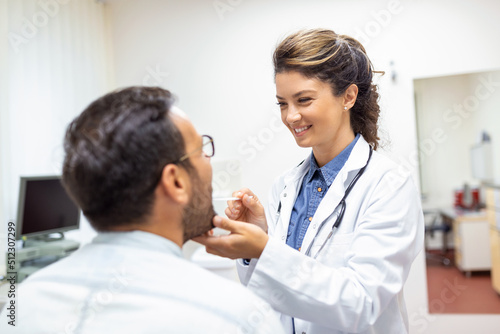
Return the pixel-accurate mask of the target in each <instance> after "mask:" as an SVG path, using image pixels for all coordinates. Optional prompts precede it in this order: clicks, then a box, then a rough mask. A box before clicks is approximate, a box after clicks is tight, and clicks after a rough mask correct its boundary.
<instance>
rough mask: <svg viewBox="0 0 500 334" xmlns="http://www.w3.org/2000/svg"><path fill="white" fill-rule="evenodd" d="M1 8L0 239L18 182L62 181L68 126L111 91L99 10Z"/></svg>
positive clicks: (52, 3)
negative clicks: (23, 177)
mask: <svg viewBox="0 0 500 334" xmlns="http://www.w3.org/2000/svg"><path fill="white" fill-rule="evenodd" d="M0 2H1V5H0V29H1V30H0V32H1V33H2V38H1V39H0V40H1V42H0V43H2V44H0V51H1V54H2V55H1V57H2V58H1V59H0V62H1V64H0V69H1V74H0V88H1V89H0V91H1V93H0V94H2V95H0V108H1V109H0V111H1V113H0V130H1V137H0V140H1V141H0V161H1V164H0V176H1V178H0V185H1V187H2V199H1V201H0V210H1V211H0V214H1V217H2V222H1V223H0V228H2V232H3V231H5V225H4V224H5V223H6V222H7V221H8V220H10V219H15V215H16V208H17V200H18V198H17V196H18V187H19V176H21V175H58V174H60V173H61V167H62V159H63V149H62V141H63V136H64V132H65V128H66V126H67V125H68V123H69V122H70V121H71V120H72V119H73V118H74V117H75V116H76V115H77V114H79V113H80V112H81V111H82V110H83V109H84V108H85V107H86V106H87V105H88V104H89V103H90V102H91V101H92V100H94V99H95V98H97V97H98V96H100V95H102V94H104V93H106V92H107V91H108V90H109V89H110V87H112V86H113V85H112V82H111V78H112V77H113V75H112V73H111V64H110V62H111V61H110V59H111V55H110V51H109V50H110V49H111V48H110V46H109V36H108V29H107V18H106V12H105V7H104V5H103V4H102V3H99V2H97V1H95V0H0ZM4 37H5V38H4ZM7 70H8V73H7ZM2 239H3V240H2V241H3V242H4V238H2ZM2 248H3V247H2ZM0 258H1V259H2V260H3V258H4V257H0ZM2 260H0V265H1V263H2V262H1V261H2Z"/></svg>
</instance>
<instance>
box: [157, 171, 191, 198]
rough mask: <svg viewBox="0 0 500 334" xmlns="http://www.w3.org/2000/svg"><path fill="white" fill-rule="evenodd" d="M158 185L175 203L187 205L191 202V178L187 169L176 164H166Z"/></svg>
mask: <svg viewBox="0 0 500 334" xmlns="http://www.w3.org/2000/svg"><path fill="white" fill-rule="evenodd" d="M158 186H159V187H160V190H161V191H162V193H163V194H164V195H165V196H167V197H169V198H170V199H171V200H172V201H174V202H175V203H178V204H182V205H186V204H187V203H188V202H189V197H190V195H189V194H190V189H191V180H190V178H189V174H188V173H187V172H186V170H185V169H183V168H180V167H179V166H177V165H174V164H168V165H166V166H165V167H163V171H162V174H161V179H160V182H159V183H158Z"/></svg>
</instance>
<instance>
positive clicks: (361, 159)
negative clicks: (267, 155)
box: [284, 136, 370, 188]
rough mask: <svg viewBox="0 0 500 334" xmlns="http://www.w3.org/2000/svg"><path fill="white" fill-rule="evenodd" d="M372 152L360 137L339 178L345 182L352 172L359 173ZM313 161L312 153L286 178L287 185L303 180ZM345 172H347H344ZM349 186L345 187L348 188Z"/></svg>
mask: <svg viewBox="0 0 500 334" xmlns="http://www.w3.org/2000/svg"><path fill="white" fill-rule="evenodd" d="M369 152H370V148H369V144H368V143H367V142H366V140H365V139H364V138H363V136H359V139H358V141H357V142H356V144H355V145H354V147H353V149H352V151H351V154H350V156H349V158H348V159H347V161H346V163H345V165H344V167H343V168H342V169H341V170H340V172H339V175H337V177H338V176H343V180H342V181H343V182H344V183H345V180H346V179H347V177H348V175H347V174H349V173H350V172H352V171H358V170H359V169H361V168H363V166H364V165H365V164H366V161H367V160H368V154H369ZM311 159H314V156H313V154H312V152H311V154H310V155H309V157H308V158H307V159H305V160H304V161H302V162H301V163H300V164H299V165H298V166H297V167H295V168H294V169H293V170H292V171H291V172H290V173H289V174H288V175H286V176H285V178H284V182H285V185H287V184H289V183H290V182H294V181H297V180H301V179H302V178H303V177H304V176H305V175H306V174H307V173H308V172H309V169H310V167H311ZM344 171H345V172H344ZM347 186H348V185H345V188H347Z"/></svg>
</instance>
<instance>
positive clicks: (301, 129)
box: [293, 125, 312, 134]
mask: <svg viewBox="0 0 500 334" xmlns="http://www.w3.org/2000/svg"><path fill="white" fill-rule="evenodd" d="M311 126H312V125H308V126H304V127H301V128H297V129H293V131H295V133H296V134H300V133H302V132H304V131H306V130H307V129H309V128H310V127H311Z"/></svg>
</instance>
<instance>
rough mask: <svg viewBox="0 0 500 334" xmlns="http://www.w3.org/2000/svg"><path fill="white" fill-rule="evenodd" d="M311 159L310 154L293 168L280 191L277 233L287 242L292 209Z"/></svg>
mask: <svg viewBox="0 0 500 334" xmlns="http://www.w3.org/2000/svg"><path fill="white" fill-rule="evenodd" d="M311 154H312V153H311ZM310 161H311V160H310V156H309V157H308V158H307V159H306V160H304V161H303V162H302V163H301V164H300V165H299V166H297V167H296V168H295V169H293V170H292V171H291V172H290V174H288V175H287V176H286V177H285V179H284V183H285V187H284V188H283V190H282V191H281V193H280V203H281V212H280V219H279V222H278V229H277V231H276V232H277V233H276V235H282V238H281V241H283V243H285V242H286V235H287V233H288V225H290V217H291V216H292V209H293V206H294V204H295V200H296V199H297V196H298V194H299V190H300V186H301V183H302V179H303V178H304V176H305V174H306V173H307V171H308V170H309V166H310ZM283 236H284V237H283Z"/></svg>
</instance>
